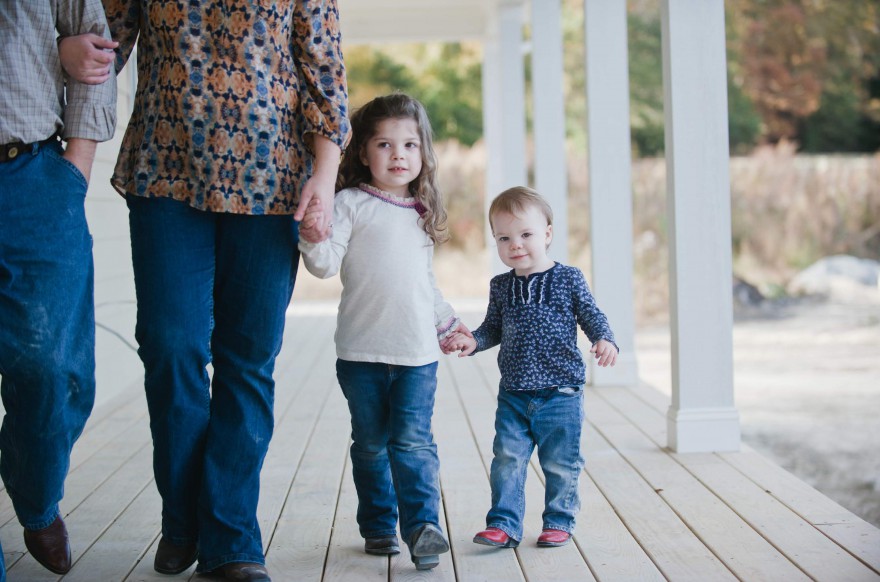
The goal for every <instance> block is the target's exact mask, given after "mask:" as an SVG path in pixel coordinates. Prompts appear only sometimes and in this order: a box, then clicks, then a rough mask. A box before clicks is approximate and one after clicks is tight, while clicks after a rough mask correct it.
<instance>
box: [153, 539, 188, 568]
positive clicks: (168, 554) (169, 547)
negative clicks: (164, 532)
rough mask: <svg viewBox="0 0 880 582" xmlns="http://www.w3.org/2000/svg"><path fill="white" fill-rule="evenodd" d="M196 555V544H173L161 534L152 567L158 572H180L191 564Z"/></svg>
mask: <svg viewBox="0 0 880 582" xmlns="http://www.w3.org/2000/svg"><path fill="white" fill-rule="evenodd" d="M198 557H199V548H198V546H197V545H196V544H186V545H183V546H175V545H174V544H172V543H171V542H169V541H168V540H166V539H165V536H162V539H160V540H159V547H158V548H156V557H155V558H153V569H154V570H155V571H157V572H159V573H160V574H180V573H181V572H185V571H186V570H187V569H188V568H189V567H190V566H192V565H193V562H195V561H196V558H198Z"/></svg>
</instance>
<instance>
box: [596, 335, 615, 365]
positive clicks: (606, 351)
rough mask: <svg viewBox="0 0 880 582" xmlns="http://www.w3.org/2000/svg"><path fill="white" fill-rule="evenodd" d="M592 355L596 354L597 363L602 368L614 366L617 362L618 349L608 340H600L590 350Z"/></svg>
mask: <svg viewBox="0 0 880 582" xmlns="http://www.w3.org/2000/svg"><path fill="white" fill-rule="evenodd" d="M590 353H591V354H594V355H595V357H596V359H597V360H599V361H598V362H596V364H598V365H599V366H601V367H602V368H604V367H606V366H613V365H614V364H615V363H616V362H617V348H615V347H614V344H612V343H611V342H610V341H608V340H603V339H602V340H599V341H597V342H596V343H594V344H593V347H591V348H590Z"/></svg>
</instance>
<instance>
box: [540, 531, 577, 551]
mask: <svg viewBox="0 0 880 582" xmlns="http://www.w3.org/2000/svg"><path fill="white" fill-rule="evenodd" d="M569 541H571V534H570V533H568V532H567V531H562V530H560V529H545V530H543V531H542V532H541V535H539V536H538V547H539V548H558V547H559V546H564V545H565V544H567V543H568V542H569Z"/></svg>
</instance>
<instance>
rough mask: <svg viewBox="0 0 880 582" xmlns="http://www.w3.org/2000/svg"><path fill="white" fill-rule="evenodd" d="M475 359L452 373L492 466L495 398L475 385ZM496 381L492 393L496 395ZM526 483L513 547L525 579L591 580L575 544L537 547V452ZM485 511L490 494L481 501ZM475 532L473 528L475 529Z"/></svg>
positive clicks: (540, 496)
mask: <svg viewBox="0 0 880 582" xmlns="http://www.w3.org/2000/svg"><path fill="white" fill-rule="evenodd" d="M477 358H479V356H477ZM477 358H469V359H468V360H470V361H463V362H462V365H460V366H455V367H454V368H453V370H452V373H453V374H454V375H456V376H457V377H456V387H457V394H458V397H459V399H460V400H461V404H462V407H463V409H464V412H465V415H466V416H467V418H468V422H469V424H470V427H471V431H472V432H473V434H474V440H475V442H476V444H477V447H478V449H479V451H480V455H481V457H482V460H483V466H484V467H487V468H488V467H491V464H492V458H493V452H492V445H493V441H494V439H495V429H494V418H495V409H496V407H497V397H496V396H493V395H492V393H491V392H490V391H489V390H480V389H478V388H477V384H478V383H479V382H485V377H484V375H483V374H481V373H479V372H478V370H477V368H476V364H474V362H475V361H476V359H477ZM497 390H498V388H497V384H496V387H495V394H497ZM532 461H533V463H532V465H531V466H530V468H529V471H528V475H527V478H526V483H525V497H526V512H525V516H524V518H523V530H524V532H523V540H522V543H521V544H520V546H519V547H518V548H517V549H516V550H515V551H516V554H517V557H518V558H519V562H520V565H521V566H522V569H523V574H524V575H525V577H526V579H528V580H530V581H533V580H585V581H586V580H594V578H593V574H592V573H591V572H590V569H589V567H588V566H587V564H586V562H585V561H584V558H583V556H582V555H581V554H580V552H579V551H578V548H577V546H576V545H575V544H569V545H567V546H564V547H562V548H539V547H538V546H537V545H536V543H535V540H536V539H537V536H538V534H540V532H541V528H542V527H543V519H542V513H543V510H544V492H545V489H544V482H543V479H542V474H541V470H540V468H539V467H538V465H537V455H533V458H532ZM484 503H485V507H486V509H487V510H488V508H489V506H490V504H491V497H489V498H486V499H485V500H484ZM474 533H476V531H475V532H474Z"/></svg>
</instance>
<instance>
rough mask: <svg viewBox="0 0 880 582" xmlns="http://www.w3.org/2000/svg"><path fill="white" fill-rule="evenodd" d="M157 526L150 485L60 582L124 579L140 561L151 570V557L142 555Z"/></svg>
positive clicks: (158, 508) (158, 509) (158, 513)
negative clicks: (146, 564)
mask: <svg viewBox="0 0 880 582" xmlns="http://www.w3.org/2000/svg"><path fill="white" fill-rule="evenodd" d="M147 468H149V467H147ZM161 527H162V499H161V497H159V492H158V491H156V487H155V486H154V485H153V483H152V482H150V483H148V484H147V485H146V486H145V487H144V489H143V490H141V492H140V494H139V495H138V496H137V497H136V498H135V500H134V501H133V502H132V503H131V505H129V506H128V507H127V508H125V511H124V512H123V513H122V515H120V516H119V518H118V519H116V520H115V521H114V522H113V524H112V525H111V526H110V527H109V528H108V529H107V531H106V532H105V533H104V534H103V535H102V536H101V537H100V538H98V540H97V541H96V542H95V543H94V544H93V545H92V547H90V548H89V549H88V551H87V552H86V553H85V554H84V555H83V556H82V558H80V559H79V560H78V561H77V562H76V564H75V565H74V567H73V569H72V570H71V571H70V573H69V574H67V575H66V576H65V577H64V582H93V581H95V580H106V581H108V582H109V581H111V580H125V579H126V577H127V576H128V574H129V573H130V572H131V571H132V570H133V569H134V568H135V567H136V566H137V565H138V564H139V563H140V562H141V561H142V560H143V561H144V562H146V563H148V564H149V565H150V568H151V569H152V554H150V555H149V556H146V552H147V551H148V550H149V549H150V547H151V546H152V545H153V543H154V542H155V541H156V540H157V539H158V535H159V531H160V529H161ZM146 558H149V559H146Z"/></svg>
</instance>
